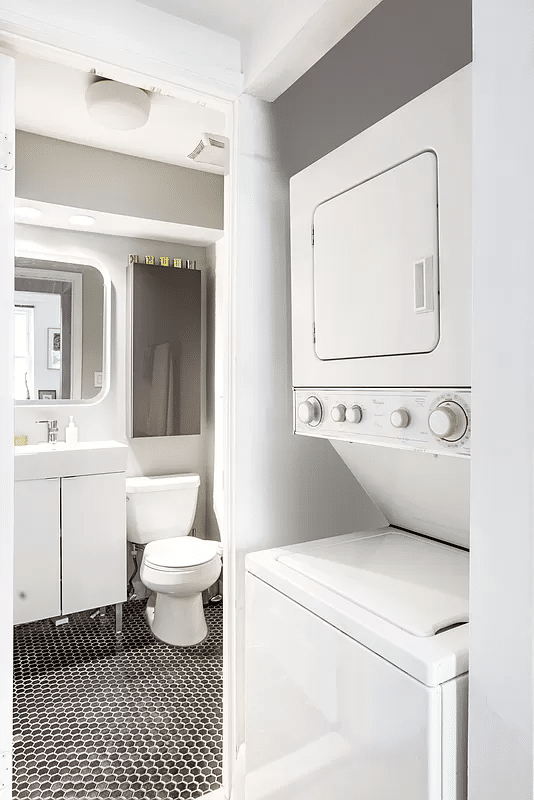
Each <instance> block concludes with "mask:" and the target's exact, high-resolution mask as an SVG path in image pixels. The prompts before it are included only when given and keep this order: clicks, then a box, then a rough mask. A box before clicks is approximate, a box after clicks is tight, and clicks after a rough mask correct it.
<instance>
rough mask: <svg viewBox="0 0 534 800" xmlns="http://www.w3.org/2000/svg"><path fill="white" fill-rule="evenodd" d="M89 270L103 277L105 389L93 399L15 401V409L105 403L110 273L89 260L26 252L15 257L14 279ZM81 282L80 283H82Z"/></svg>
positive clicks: (109, 315) (108, 375) (17, 253)
mask: <svg viewBox="0 0 534 800" xmlns="http://www.w3.org/2000/svg"><path fill="white" fill-rule="evenodd" d="M84 266H85V267H90V268H91V269H94V270H96V271H97V272H98V273H99V274H100V276H101V278H102V303H103V308H102V387H101V388H100V391H99V392H98V393H97V394H96V395H95V396H94V397H90V398H86V399H84V398H82V397H75V398H72V397H70V398H65V399H63V398H57V399H53V400H52V399H48V398H47V399H44V398H43V399H32V400H15V405H16V406H22V407H26V406H38V407H39V408H46V407H56V406H80V405H94V404H96V403H100V402H102V400H103V399H104V398H105V397H106V395H107V394H108V392H109V389H110V375H111V369H110V363H111V362H110V357H111V341H110V334H111V277H110V275H109V272H108V271H107V269H106V268H105V267H103V266H102V265H101V264H99V263H96V262H94V261H92V260H90V259H84V258H77V257H75V256H72V257H71V256H69V257H65V255H62V256H56V255H54V254H50V253H43V254H41V253H35V252H27V251H17V252H16V256H15V270H14V272H15V276H14V277H15V278H16V277H17V275H16V271H17V268H18V269H19V270H21V269H22V270H24V271H25V272H26V275H24V276H22V277H28V276H29V275H30V273H31V272H33V271H34V270H35V271H37V270H39V269H46V270H47V271H48V272H53V271H54V268H55V269H56V270H62V271H67V272H68V267H72V269H73V271H74V272H76V273H77V274H79V275H83V273H82V272H81V271H80V267H84ZM80 283H81V282H80Z"/></svg>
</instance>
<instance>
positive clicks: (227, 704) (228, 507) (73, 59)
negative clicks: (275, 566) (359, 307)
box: [0, 19, 239, 800]
mask: <svg viewBox="0 0 534 800" xmlns="http://www.w3.org/2000/svg"><path fill="white" fill-rule="evenodd" d="M38 27H39V26H36V28H38ZM63 36H64V31H62V30H61V29H60V28H55V27H48V30H47V37H48V40H49V43H48V44H43V42H42V41H41V40H40V38H39V32H38V30H37V29H36V30H35V31H34V30H33V29H29V28H27V29H25V31H24V35H21V34H20V33H17V34H13V33H10V32H9V31H6V30H3V29H2V20H1V19H0V48H2V49H3V51H4V52H6V53H7V54H9V55H10V56H13V58H14V59H15V61H16V57H17V55H18V54H25V55H33V56H35V57H40V58H45V57H47V56H48V57H49V60H51V61H58V62H60V63H63V64H65V63H68V64H70V66H73V67H74V68H76V65H77V64H78V68H82V69H84V68H85V69H86V68H87V62H88V56H87V54H82V53H81V52H80V53H78V52H77V51H73V50H66V49H65V47H64V39H63ZM52 40H55V43H54V41H52ZM77 41H78V43H79V49H80V50H81V49H82V48H83V49H84V50H85V53H87V52H90V51H91V48H94V50H93V52H94V53H95V56H94V62H95V64H97V65H98V67H99V68H100V69H103V70H105V71H106V74H108V75H109V76H110V77H113V78H115V79H118V80H121V81H123V82H126V83H131V84H132V85H137V84H139V83H140V82H144V81H150V85H151V86H152V87H153V88H154V89H155V90H156V91H157V90H161V91H165V93H166V94H170V95H171V96H174V97H176V98H179V99H182V100H183V99H189V100H192V99H193V98H196V100H197V101H198V102H205V103H206V104H209V105H210V106H211V107H215V108H217V109H218V110H220V111H222V113H223V114H224V115H225V135H226V136H227V137H228V138H229V140H230V153H229V156H230V166H229V175H228V176H227V177H226V178H225V187H224V201H223V202H224V237H223V239H222V240H221V241H222V242H223V246H224V251H225V253H224V267H223V270H221V271H220V272H219V275H218V276H217V274H216V280H226V282H227V286H226V291H225V299H226V303H225V307H224V308H223V313H222V319H221V325H220V330H221V339H223V340H224V341H223V343H222V346H221V348H220V349H221V351H222V352H224V353H225V354H226V359H225V364H224V368H223V379H222V386H221V387H220V394H221V395H222V413H221V419H222V424H223V432H222V437H221V440H222V450H223V457H222V462H223V463H222V484H223V487H224V507H223V508H222V510H221V514H220V518H219V520H218V523H219V528H220V531H221V539H222V540H223V558H224V565H225V566H224V573H223V593H224V597H225V603H224V606H223V630H224V634H223V708H224V710H223V793H224V796H225V797H226V798H229V797H230V795H231V791H232V783H233V777H234V774H235V762H236V758H237V749H238V745H239V742H238V735H237V713H236V691H235V684H236V669H237V667H236V664H237V651H236V645H235V642H236V636H235V631H236V627H237V613H236V569H235V561H236V559H235V540H234V533H233V532H234V525H233V520H234V517H235V512H234V508H235V491H234V487H235V483H234V479H233V475H234V459H233V447H232V442H233V431H234V419H235V391H234V374H235V373H234V369H233V362H234V356H233V354H234V353H235V345H234V342H235V337H234V319H235V313H234V308H235V302H234V298H235V291H234V280H235V273H236V259H235V247H234V245H233V243H234V241H235V231H236V219H235V216H236V209H235V185H236V173H237V154H238V144H237V128H238V108H239V104H238V102H237V99H238V92H237V91H234V90H232V91H228V87H225V91H224V92H221V91H220V83H219V81H218V80H217V79H215V80H214V81H213V91H212V93H210V94H208V93H207V92H206V90H205V88H204V83H205V82H204V83H203V88H198V89H196V88H191V85H189V86H185V85H184V84H183V83H181V82H180V77H181V70H180V69H176V71H175V75H174V76H173V79H172V80H169V66H168V65H166V64H162V65H161V72H159V71H158V72H157V74H154V71H152V73H151V74H150V75H148V74H143V73H141V72H140V71H139V64H140V57H141V56H144V53H143V52H141V48H139V52H133V51H132V52H128V53H125V52H124V51H122V52H121V53H120V57H121V63H120V64H118V63H117V62H116V60H114V57H116V52H115V51H114V49H113V48H112V47H106V46H104V47H102V46H101V45H102V43H95V42H94V41H93V40H92V39H91V38H90V37H86V36H84V33H83V31H82V30H80V31H79V36H78V37H77ZM99 44H100V46H99ZM1 52H2V50H0V53H1ZM103 52H104V53H105V57H106V58H107V59H109V60H107V61H104V60H103V59H102V54H103ZM45 54H47V55H45ZM141 63H142V61H141ZM0 77H1V76H0ZM199 85H200V81H199ZM0 88H1V84H0ZM13 184H14V181H13ZM13 195H14V191H13ZM3 202H6V201H5V199H4V197H3V192H2V187H1V185H0V209H1V207H2V205H3ZM7 207H8V208H7V210H8V213H9V214H10V219H11V224H13V225H14V198H13V208H9V203H7ZM13 256H14V253H13ZM221 273H222V274H221ZM11 348H12V346H11ZM4 434H5V435H4V437H3V438H2V445H3V447H2V449H0V456H3V458H2V461H3V462H5V463H6V464H7V467H6V470H5V480H6V481H7V482H8V483H7V485H13V484H14V477H13V456H12V446H11V444H9V453H8V449H7V447H8V445H6V444H4V441H5V442H8V441H9V443H11V442H12V441H13V427H11V430H10V429H9V426H8V427H7V429H5V430H4ZM11 494H12V492H11ZM8 524H10V526H11V531H12V530H13V512H12V507H11V522H10V523H8ZM12 545H13V542H12V540H11V543H10V546H11V552H12ZM7 552H9V546H8V543H5V544H4V556H5V555H6V553H7ZM0 602H2V603H3V606H4V610H5V611H7V610H8V609H9V608H11V607H12V589H11V588H10V587H8V586H6V583H3V584H2V588H0ZM6 616H7V615H6ZM8 618H9V617H8ZM1 644H2V646H3V647H4V646H5V647H7V644H8V643H7V642H1ZM9 647H11V641H10V642H9ZM9 652H10V653H11V652H12V651H11V650H9ZM0 663H1V662H0ZM0 669H1V668H0ZM0 682H2V683H3V684H4V685H7V686H11V683H12V680H11V675H8V674H2V671H0ZM10 724H11V726H12V720H10ZM0 730H1V721H0ZM1 749H2V747H1V742H0V750H1ZM0 755H1V753H0ZM0 783H1V781H0ZM3 797H4V794H3V792H2V790H1V786H0V800H3ZM6 800H7V798H6Z"/></svg>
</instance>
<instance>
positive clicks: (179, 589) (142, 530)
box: [126, 473, 221, 647]
mask: <svg viewBox="0 0 534 800" xmlns="http://www.w3.org/2000/svg"><path fill="white" fill-rule="evenodd" d="M199 486H200V478H199V476H198V475H195V474H193V473H188V474H183V475H162V476H159V477H156V476H155V477H144V478H127V480H126V497H127V500H128V502H127V504H126V509H127V529H128V540H129V541H130V542H135V543H136V544H144V545H145V549H144V553H143V560H142V562H141V571H140V577H141V580H142V582H143V583H144V585H145V586H146V587H147V589H151V590H152V595H151V597H150V598H149V600H148V603H147V610H146V613H147V619H148V624H149V625H150V627H151V629H152V633H153V634H154V636H155V637H156V638H157V639H161V641H162V642H167V643H168V644H172V645H176V646H179V647H186V646H188V645H193V644H198V643H199V642H201V641H202V640H203V639H205V638H206V636H207V634H208V628H207V625H206V620H205V618H204V609H203V606H202V592H203V591H204V590H205V589H207V588H208V587H209V586H211V585H212V584H213V583H215V581H216V580H217V578H218V577H219V575H220V572H221V559H220V556H219V547H220V545H219V542H212V541H208V540H205V539H197V538H195V537H193V536H188V534H189V533H190V531H191V527H192V525H193V520H194V518H195V511H196V506H197V496H198V487H199Z"/></svg>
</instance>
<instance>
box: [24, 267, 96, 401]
mask: <svg viewBox="0 0 534 800" xmlns="http://www.w3.org/2000/svg"><path fill="white" fill-rule="evenodd" d="M106 290H107V279H106V277H105V276H104V275H103V273H102V272H101V271H100V270H99V269H97V268H96V267H94V266H91V265H88V264H74V263H65V262H63V261H52V260H50V261H44V260H41V259H37V258H22V257H17V258H16V259H15V300H14V303H15V309H14V313H15V326H14V353H15V370H14V372H15V377H14V395H15V402H16V403H17V405H25V404H33V403H43V404H44V403H47V404H49V405H50V404H54V403H56V402H58V403H62V402H63V403H72V402H78V403H83V402H93V401H94V400H95V399H96V398H97V397H98V395H99V394H100V392H101V391H103V388H104V384H105V372H106V368H105V352H106V342H105V339H106V298H107V296H108V292H107V291H106Z"/></svg>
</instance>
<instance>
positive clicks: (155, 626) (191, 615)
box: [145, 592, 208, 647]
mask: <svg viewBox="0 0 534 800" xmlns="http://www.w3.org/2000/svg"><path fill="white" fill-rule="evenodd" d="M145 614H146V618H147V622H148V624H149V626H150V629H151V631H152V633H153V634H154V636H155V637H156V639H159V641H161V642H165V644H171V645H173V646H174V647H191V646H192V645H195V644H200V643H201V642H203V641H204V639H205V638H206V636H207V635H208V626H207V625H206V619H205V617H204V607H203V605H202V593H201V592H199V593H198V594H194V595H190V596H189V597H176V596H175V595H169V594H163V593H161V594H160V593H156V592H152V594H151V595H150V597H149V599H148V602H147V606H146V611H145Z"/></svg>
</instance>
